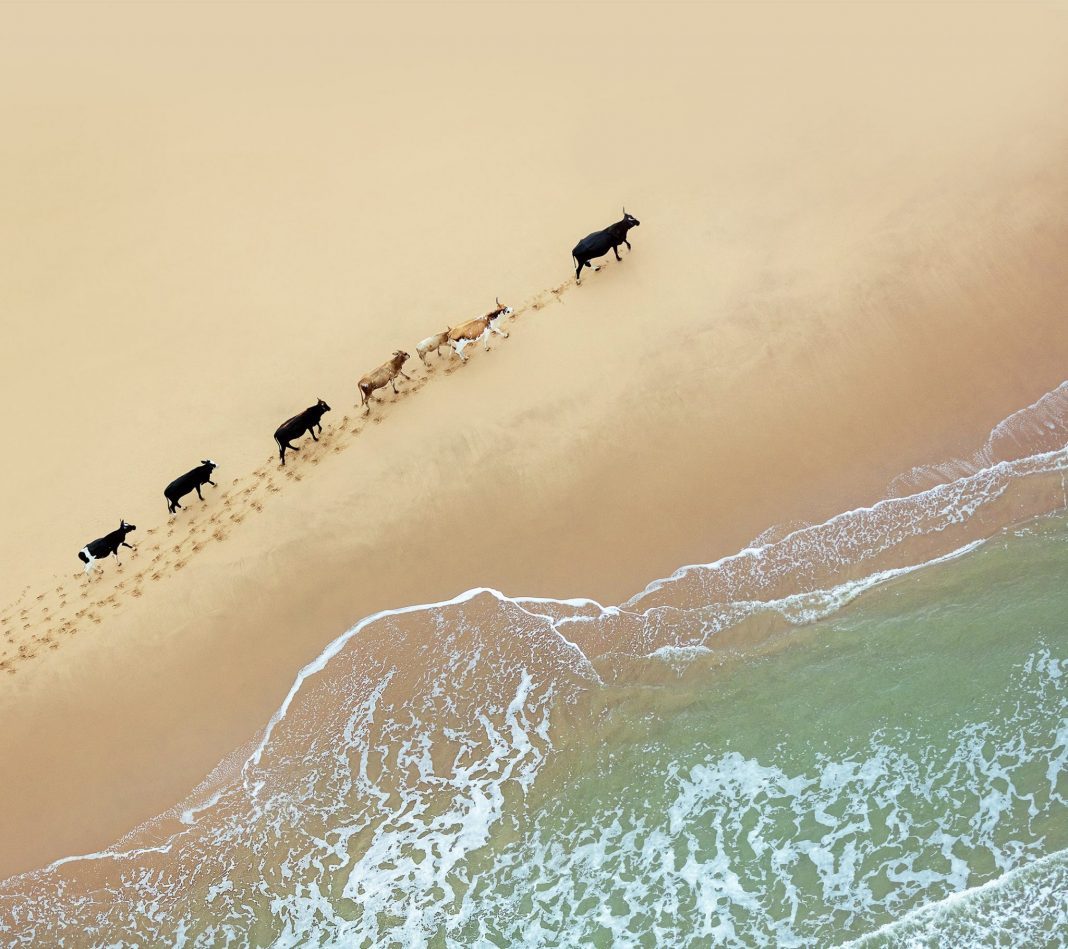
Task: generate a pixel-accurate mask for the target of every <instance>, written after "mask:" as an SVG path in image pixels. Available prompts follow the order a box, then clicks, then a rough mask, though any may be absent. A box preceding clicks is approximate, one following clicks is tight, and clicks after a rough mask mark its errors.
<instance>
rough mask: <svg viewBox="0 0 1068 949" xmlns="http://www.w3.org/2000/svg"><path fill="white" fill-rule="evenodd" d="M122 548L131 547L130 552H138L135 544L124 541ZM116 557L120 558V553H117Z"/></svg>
mask: <svg viewBox="0 0 1068 949" xmlns="http://www.w3.org/2000/svg"><path fill="white" fill-rule="evenodd" d="M122 546H123V547H129V548H130V550H137V548H136V547H135V546H134V545H133V544H128V543H126V541H123V542H122ZM115 556H116V557H118V556H119V553H118V551H115Z"/></svg>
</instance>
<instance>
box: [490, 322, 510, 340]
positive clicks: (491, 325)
mask: <svg viewBox="0 0 1068 949" xmlns="http://www.w3.org/2000/svg"><path fill="white" fill-rule="evenodd" d="M490 329H491V330H493V332H494V333H496V334H497V335H498V336H503V337H504V338H505V339H507V338H508V334H507V333H506V332H505V331H504V330H502V329H498V328H497V327H496V326H494V325H493V324H492V323H491V324H490Z"/></svg>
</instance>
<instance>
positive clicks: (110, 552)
mask: <svg viewBox="0 0 1068 949" xmlns="http://www.w3.org/2000/svg"><path fill="white" fill-rule="evenodd" d="M135 530H137V528H136V527H135V526H134V525H133V524H127V523H126V521H124V520H120V521H119V529H118V530H115V531H112V532H111V533H110V534H105V535H104V536H103V537H98V538H97V539H96V540H91V541H89V543H88V544H86V545H85V546H84V547H83V548H82V549H81V550H79V551H78V559H79V560H80V561H81V562H82V563H84V564H85V572H86V573H88V572H89V571H90V570H92V569H93V564H94V563H95V562H96V561H97V560H103V559H104V558H105V557H112V556H113V557H114V558H115V562H116V563H118V562H119V548H120V547H129V548H130V550H135V549H136V548H135V547H134V545H133V544H128V543H126V535H127V534H129V533H130V531H135Z"/></svg>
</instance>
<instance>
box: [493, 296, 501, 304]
mask: <svg viewBox="0 0 1068 949" xmlns="http://www.w3.org/2000/svg"><path fill="white" fill-rule="evenodd" d="M493 299H494V300H496V301H497V306H500V305H501V298H500V297H494V298H493Z"/></svg>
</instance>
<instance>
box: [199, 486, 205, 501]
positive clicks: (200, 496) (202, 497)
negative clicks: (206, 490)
mask: <svg viewBox="0 0 1068 949" xmlns="http://www.w3.org/2000/svg"><path fill="white" fill-rule="evenodd" d="M197 497H198V498H200V500H201V501H203V500H204V495H203V494H201V493H200V485H199V484H198V485H197Z"/></svg>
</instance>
